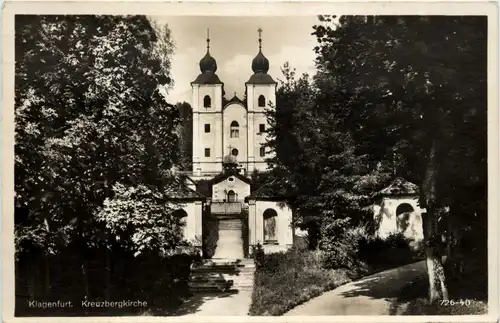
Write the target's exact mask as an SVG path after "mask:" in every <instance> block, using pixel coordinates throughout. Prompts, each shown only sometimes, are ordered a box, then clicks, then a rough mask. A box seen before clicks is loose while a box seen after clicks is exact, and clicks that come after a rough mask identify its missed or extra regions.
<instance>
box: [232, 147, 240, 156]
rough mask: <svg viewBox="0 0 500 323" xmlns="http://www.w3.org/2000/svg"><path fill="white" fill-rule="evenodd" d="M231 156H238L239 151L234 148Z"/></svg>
mask: <svg viewBox="0 0 500 323" xmlns="http://www.w3.org/2000/svg"><path fill="white" fill-rule="evenodd" d="M231 155H233V156H238V149H236V148H233V150H231Z"/></svg>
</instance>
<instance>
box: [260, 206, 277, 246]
mask: <svg viewBox="0 0 500 323" xmlns="http://www.w3.org/2000/svg"><path fill="white" fill-rule="evenodd" d="M263 218H264V243H274V242H277V240H278V238H277V232H276V229H277V225H276V224H277V223H276V221H277V218H278V213H277V212H276V210H274V209H266V210H265V211H264V213H263Z"/></svg>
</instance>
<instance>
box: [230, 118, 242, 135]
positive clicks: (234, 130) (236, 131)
mask: <svg viewBox="0 0 500 323" xmlns="http://www.w3.org/2000/svg"><path fill="white" fill-rule="evenodd" d="M230 137H231V138H239V137H240V125H239V123H238V122H237V121H233V122H231V134H230Z"/></svg>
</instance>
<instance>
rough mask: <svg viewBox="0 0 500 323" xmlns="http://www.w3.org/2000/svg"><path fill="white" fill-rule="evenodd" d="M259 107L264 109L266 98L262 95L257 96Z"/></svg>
mask: <svg viewBox="0 0 500 323" xmlns="http://www.w3.org/2000/svg"><path fill="white" fill-rule="evenodd" d="M258 101H259V107H265V106H266V98H265V97H264V96H263V95H260V96H259V99H258Z"/></svg>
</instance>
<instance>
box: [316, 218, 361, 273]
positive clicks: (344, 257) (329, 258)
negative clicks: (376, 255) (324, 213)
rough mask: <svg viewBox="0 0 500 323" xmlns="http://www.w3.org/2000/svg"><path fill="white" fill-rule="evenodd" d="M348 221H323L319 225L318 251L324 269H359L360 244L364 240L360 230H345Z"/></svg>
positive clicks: (331, 219)
mask: <svg viewBox="0 0 500 323" xmlns="http://www.w3.org/2000/svg"><path fill="white" fill-rule="evenodd" d="M348 224H349V220H348V219H334V218H330V219H324V220H323V223H322V225H321V239H320V249H321V251H322V253H321V259H322V264H323V267H324V268H329V269H332V268H345V269H351V270H353V269H356V270H358V269H361V268H362V267H364V264H362V263H361V262H360V261H359V257H358V253H359V248H360V243H361V240H362V239H363V238H365V234H366V233H365V232H364V231H363V230H362V229H346V228H347V227H348Z"/></svg>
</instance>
